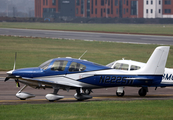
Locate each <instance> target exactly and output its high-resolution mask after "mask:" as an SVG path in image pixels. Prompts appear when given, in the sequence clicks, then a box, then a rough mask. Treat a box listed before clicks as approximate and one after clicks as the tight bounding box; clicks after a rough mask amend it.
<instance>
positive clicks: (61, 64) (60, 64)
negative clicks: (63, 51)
mask: <svg viewBox="0 0 173 120" xmlns="http://www.w3.org/2000/svg"><path fill="white" fill-rule="evenodd" d="M67 62H68V61H64V60H57V61H55V62H54V63H53V65H52V67H51V70H53V71H64V70H65V67H66V65H67Z"/></svg>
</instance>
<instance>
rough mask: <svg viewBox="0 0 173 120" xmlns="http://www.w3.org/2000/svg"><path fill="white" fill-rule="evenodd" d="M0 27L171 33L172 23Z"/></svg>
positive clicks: (1, 25) (6, 25)
mask: <svg viewBox="0 0 173 120" xmlns="http://www.w3.org/2000/svg"><path fill="white" fill-rule="evenodd" d="M0 28H23V29H50V30H77V31H100V32H116V33H127V34H128V33H137V34H157V35H173V32H172V31H173V24H165V25H164V24H80V23H36V22H34V23H27V22H0Z"/></svg>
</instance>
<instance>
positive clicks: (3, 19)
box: [0, 17, 173, 24]
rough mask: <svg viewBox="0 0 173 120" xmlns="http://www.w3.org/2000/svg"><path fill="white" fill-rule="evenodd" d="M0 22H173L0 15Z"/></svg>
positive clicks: (172, 21) (171, 20)
mask: <svg viewBox="0 0 173 120" xmlns="http://www.w3.org/2000/svg"><path fill="white" fill-rule="evenodd" d="M0 22H59V23H126V24H128V23H129V24H173V18H79V17H76V18H66V17H64V18H55V19H54V18H18V17H0Z"/></svg>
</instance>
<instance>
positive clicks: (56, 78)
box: [5, 46, 170, 101]
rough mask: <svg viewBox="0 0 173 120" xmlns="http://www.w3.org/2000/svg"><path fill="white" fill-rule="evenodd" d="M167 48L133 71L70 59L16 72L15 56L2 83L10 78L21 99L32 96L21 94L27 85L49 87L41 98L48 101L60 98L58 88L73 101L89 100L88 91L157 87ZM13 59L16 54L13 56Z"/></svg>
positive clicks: (161, 74)
mask: <svg viewBox="0 0 173 120" xmlns="http://www.w3.org/2000/svg"><path fill="white" fill-rule="evenodd" d="M169 48H170V47H169V46H160V47H157V48H156V49H155V50H154V52H153V54H152V55H151V57H150V58H149V60H148V62H147V63H146V65H145V66H144V67H143V68H141V69H139V70H136V71H131V72H129V71H121V70H116V69H113V68H110V67H107V66H102V65H99V64H96V63H93V62H90V61H86V60H81V59H74V58H69V57H67V58H55V59H51V60H48V61H46V62H44V63H43V64H41V65H40V66H39V67H35V68H23V69H16V70H15V64H16V57H15V62H14V68H13V70H11V71H9V72H7V74H8V76H7V77H6V78H5V81H7V80H9V79H14V80H15V81H16V83H17V84H18V86H20V85H19V83H23V84H24V85H25V86H24V87H23V88H22V89H21V90H20V91H18V92H17V94H16V97H18V98H20V99H21V100H25V99H28V98H31V97H34V96H35V95H33V94H30V93H25V92H22V91H23V90H24V89H25V88H26V87H27V86H30V87H32V88H43V89H45V88H53V90H54V91H53V93H51V94H47V95H46V96H45V97H46V99H47V100H49V101H55V100H59V99H62V98H64V96H60V95H58V94H57V93H58V91H59V89H63V90H67V91H69V90H71V89H72V90H73V89H74V90H76V94H75V95H74V97H75V98H76V99H77V100H85V99H90V98H92V96H90V95H89V94H90V92H91V89H97V88H106V87H118V86H140V87H150V86H153V87H154V86H158V85H160V82H161V80H162V76H163V73H164V68H165V64H166V61H167V57H168V52H169ZM15 56H17V55H15Z"/></svg>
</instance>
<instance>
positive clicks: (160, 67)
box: [139, 46, 170, 75]
mask: <svg viewBox="0 0 173 120" xmlns="http://www.w3.org/2000/svg"><path fill="white" fill-rule="evenodd" d="M169 48H170V47H169V46H159V47H157V48H156V49H155V50H154V52H153V53H152V55H151V57H150V58H149V60H148V61H147V64H146V65H145V67H143V68H142V69H140V70H139V72H140V73H142V74H155V75H161V74H162V75H163V74H164V69H165V65H166V61H167V58H168V53H169Z"/></svg>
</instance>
